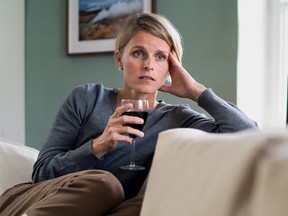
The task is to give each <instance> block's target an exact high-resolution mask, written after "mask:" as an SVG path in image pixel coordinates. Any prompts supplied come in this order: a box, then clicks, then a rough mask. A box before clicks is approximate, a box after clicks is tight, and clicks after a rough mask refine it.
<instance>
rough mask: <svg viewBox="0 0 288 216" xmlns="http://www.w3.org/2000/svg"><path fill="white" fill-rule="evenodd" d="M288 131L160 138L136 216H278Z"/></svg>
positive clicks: (282, 207)
mask: <svg viewBox="0 0 288 216" xmlns="http://www.w3.org/2000/svg"><path fill="white" fill-rule="evenodd" d="M287 200H288V132H286V131H285V132H283V131H282V132H260V131H256V130H255V131H243V132H239V133H232V134H209V133H205V132H202V131H198V130H195V129H173V130H168V131H165V132H162V133H160V135H159V139H158V142H157V147H156V152H155V156H154V160H153V164H152V167H151V170H150V174H149V178H148V183H147V188H146V192H145V196H144V202H143V206H142V210H141V216H151V215H154V216H162V215H165V216H170V215H171V216H175V215H177V216H190V215H197V216H207V215H213V216H231V215H237V216H244V215H245V216H247V215H253V216H268V215H269V216H271V215H277V216H280V215H281V216H282V215H283V216H284V215H287V212H288V205H287Z"/></svg>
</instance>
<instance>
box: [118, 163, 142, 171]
mask: <svg viewBox="0 0 288 216" xmlns="http://www.w3.org/2000/svg"><path fill="white" fill-rule="evenodd" d="M120 168H121V169H125V170H144V169H145V167H143V166H139V165H136V164H128V165H125V166H121V167H120Z"/></svg>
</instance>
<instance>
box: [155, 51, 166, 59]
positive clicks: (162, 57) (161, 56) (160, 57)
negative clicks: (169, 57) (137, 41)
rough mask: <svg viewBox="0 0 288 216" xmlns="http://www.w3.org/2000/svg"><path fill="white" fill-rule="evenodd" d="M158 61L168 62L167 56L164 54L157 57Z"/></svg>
mask: <svg viewBox="0 0 288 216" xmlns="http://www.w3.org/2000/svg"><path fill="white" fill-rule="evenodd" d="M156 58H157V60H160V61H164V60H166V56H165V55H164V54H162V53H160V54H157V55H156Z"/></svg>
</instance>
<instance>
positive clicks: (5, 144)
mask: <svg viewBox="0 0 288 216" xmlns="http://www.w3.org/2000/svg"><path fill="white" fill-rule="evenodd" d="M37 156H38V150H36V149H33V148H30V147H28V146H24V145H21V144H19V143H16V142H13V141H10V140H7V139H4V138H0V164H1V166H0V194H2V193H3V192H4V191H5V190H6V189H7V188H9V187H11V186H13V185H15V184H18V183H23V182H28V181H31V174H32V168H33V164H34V162H35V160H36V158H37Z"/></svg>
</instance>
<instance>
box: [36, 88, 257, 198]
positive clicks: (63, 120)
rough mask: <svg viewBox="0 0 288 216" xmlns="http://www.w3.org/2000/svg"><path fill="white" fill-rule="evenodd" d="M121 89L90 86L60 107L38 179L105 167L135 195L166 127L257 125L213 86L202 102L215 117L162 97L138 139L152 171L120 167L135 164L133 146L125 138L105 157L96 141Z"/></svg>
mask: <svg viewBox="0 0 288 216" xmlns="http://www.w3.org/2000/svg"><path fill="white" fill-rule="evenodd" d="M118 91H119V90H118V89H111V88H105V87H104V86H103V85H102V84H86V85H82V86H79V87H77V88H75V89H74V90H73V91H72V92H71V94H70V95H69V96H68V97H67V99H66V100H65V102H64V103H63V105H62V107H61V108H60V110H59V112H58V114H57V117H56V119H55V121H54V124H53V126H52V128H51V130H50V133H49V135H48V137H47V140H46V142H45V143H44V145H43V147H42V149H41V151H40V154H39V157H38V159H37V161H36V163H35V164H34V169H33V174H32V178H33V182H34V183H36V182H40V181H44V180H47V179H52V178H56V177H58V176H62V175H65V174H68V173H72V172H77V171H81V170H87V169H102V170H107V171H110V172H111V173H113V174H114V175H115V176H116V177H117V178H118V179H119V181H120V182H121V183H122V185H123V188H124V191H125V194H126V197H127V198H129V197H131V196H134V195H135V194H136V193H137V192H138V190H139V188H140V187H141V185H142V183H143V181H144V180H145V177H146V176H147V174H148V172H149V169H150V166H151V163H152V159H153V153H154V150H155V145H156V142H157V138H158V134H159V133H160V132H161V131H164V130H167V129H172V128H188V127H189V128H196V129H200V130H203V131H207V132H213V133H224V132H236V131H240V130H244V129H249V128H257V125H256V123H255V122H254V121H252V120H250V119H249V118H248V117H247V116H246V115H245V114H244V113H243V112H241V111H240V110H239V109H238V108H237V107H236V106H235V105H233V104H231V103H227V102H225V101H224V100H222V99H221V98H219V97H218V96H216V95H215V94H214V93H213V91H212V90H211V89H207V90H205V91H204V92H203V94H202V95H201V96H200V97H199V100H198V105H199V106H200V107H202V108H203V109H205V110H206V111H207V112H208V113H209V114H210V115H211V116H212V117H213V118H207V117H206V116H205V115H203V114H200V113H198V112H195V111H194V110H192V109H191V108H190V107H189V106H188V105H170V104H166V103H165V102H163V101H160V103H159V104H158V105H157V106H156V107H155V108H154V109H153V110H151V111H149V114H148V118H147V122H146V124H145V126H144V129H143V132H144V134H145V137H144V138H136V163H137V164H139V165H143V166H145V167H146V169H145V170H144V171H125V170H122V169H120V168H119V167H120V166H121V165H125V164H128V163H129V160H130V157H129V156H130V145H128V144H127V143H125V142H119V143H118V145H117V147H116V148H115V149H114V150H112V151H111V152H109V153H107V154H106V155H105V156H104V158H103V159H101V160H99V159H97V157H95V156H94V155H93V154H92V148H91V140H92V139H93V138H96V137H98V136H99V135H101V134H102V132H103V131H104V129H105V126H106V124H107V122H108V120H109V117H110V116H111V115H112V114H113V112H114V111H115V109H116V96H117V92H118ZM176 144H177V143H176Z"/></svg>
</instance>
